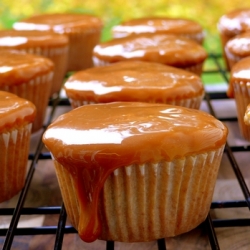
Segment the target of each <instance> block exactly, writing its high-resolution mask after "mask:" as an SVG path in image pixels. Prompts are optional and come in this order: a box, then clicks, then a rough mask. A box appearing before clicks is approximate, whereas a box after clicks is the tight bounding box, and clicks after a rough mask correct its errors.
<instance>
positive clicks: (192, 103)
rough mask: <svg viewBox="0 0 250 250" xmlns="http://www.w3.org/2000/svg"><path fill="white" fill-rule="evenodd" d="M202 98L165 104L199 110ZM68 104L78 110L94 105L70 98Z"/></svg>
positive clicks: (172, 101) (201, 96)
mask: <svg viewBox="0 0 250 250" xmlns="http://www.w3.org/2000/svg"><path fill="white" fill-rule="evenodd" d="M203 97H204V94H202V95H200V96H196V97H193V98H185V99H178V100H171V101H167V102H166V103H167V104H171V105H176V106H182V107H187V108H193V109H199V108H200V105H201V102H202V100H203ZM69 102H70V104H71V107H72V108H78V107H80V106H83V105H89V104H96V102H93V101H86V100H74V99H72V98H69Z"/></svg>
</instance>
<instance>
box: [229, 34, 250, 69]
mask: <svg viewBox="0 0 250 250" xmlns="http://www.w3.org/2000/svg"><path fill="white" fill-rule="evenodd" d="M225 54H226V57H227V61H228V64H229V68H230V69H231V68H232V67H233V65H234V64H235V63H237V62H238V61H239V60H241V59H243V58H244V57H247V56H250V30H249V31H247V32H244V33H242V34H240V35H237V36H235V37H233V38H231V39H230V40H229V41H228V42H227V43H226V46H225Z"/></svg>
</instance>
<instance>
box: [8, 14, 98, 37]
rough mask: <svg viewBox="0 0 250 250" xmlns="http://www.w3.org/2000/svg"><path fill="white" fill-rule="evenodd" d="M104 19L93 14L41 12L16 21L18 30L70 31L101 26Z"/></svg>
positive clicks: (15, 26)
mask: <svg viewBox="0 0 250 250" xmlns="http://www.w3.org/2000/svg"><path fill="white" fill-rule="evenodd" d="M102 26H103V24H102V21H101V20H100V19H99V18H98V17H96V16H93V15H87V14H77V13H54V14H41V15H36V16H31V17H28V18H26V19H24V20H22V21H19V22H16V23H14V25H13V28H14V29H16V30H53V31H54V32H57V33H64V32H65V33H70V31H71V29H72V28H83V29H88V28H91V29H93V28H100V27H102Z"/></svg>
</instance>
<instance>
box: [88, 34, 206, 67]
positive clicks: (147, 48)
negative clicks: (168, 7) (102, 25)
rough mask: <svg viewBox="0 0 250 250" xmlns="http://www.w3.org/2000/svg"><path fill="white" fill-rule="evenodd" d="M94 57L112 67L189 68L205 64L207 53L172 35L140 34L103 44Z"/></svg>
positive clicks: (192, 43)
mask: <svg viewBox="0 0 250 250" xmlns="http://www.w3.org/2000/svg"><path fill="white" fill-rule="evenodd" d="M93 56H94V57H96V58H97V59H99V60H103V61H105V62H108V63H114V62H118V61H123V60H143V61H151V62H159V63H163V64H167V65H170V66H177V67H185V66H191V65H196V64H198V63H202V62H203V61H204V60H205V59H206V58H207V52H206V51H205V49H204V48H203V47H202V46H201V45H199V44H198V43H196V42H194V41H192V40H191V39H188V38H184V37H181V36H176V35H170V34H140V35H134V36H128V37H122V38H116V39H112V40H110V41H107V42H102V43H100V44H98V45H96V46H95V47H94V50H93Z"/></svg>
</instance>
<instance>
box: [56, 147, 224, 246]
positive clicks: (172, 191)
mask: <svg viewBox="0 0 250 250" xmlns="http://www.w3.org/2000/svg"><path fill="white" fill-rule="evenodd" d="M223 150H224V146H223V147H221V148H219V149H217V150H215V151H210V152H207V153H203V154H199V155H194V156H187V157H186V158H182V159H177V160H174V161H172V162H166V161H162V162H159V163H155V164H153V163H145V164H141V165H132V166H127V167H123V168H119V169H116V170H115V171H114V172H113V173H112V174H111V175H110V176H109V177H108V178H107V180H106V182H105V184H104V188H103V190H102V192H101V195H100V200H99V214H100V218H101V224H102V233H101V236H100V239H102V240H114V241H124V242H137V241H150V240H155V239H160V238H164V237H171V236H175V235H178V234H181V233H184V232H187V231H189V230H192V229H193V228H195V227H197V226H198V225H199V224H200V223H202V222H203V221H204V220H205V218H206V216H207V215H208V212H209V209H210V205H211V200H212V195H213V190H214V186H215V182H216V177H217V173H218V169H219V166H220V161H221V157H222V154H223ZM54 163H55V169H56V174H57V177H58V181H59V186H60V188H61V192H62V196H63V200H64V204H65V208H66V211H67V213H68V216H69V219H70V221H71V223H72V225H73V226H74V227H75V228H76V229H77V228H78V222H79V203H78V197H77V196H76V194H77V192H76V190H75V185H74V179H73V177H72V175H71V173H70V172H69V171H68V170H67V169H66V168H64V167H63V166H62V165H60V164H59V163H58V162H57V161H54Z"/></svg>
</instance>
